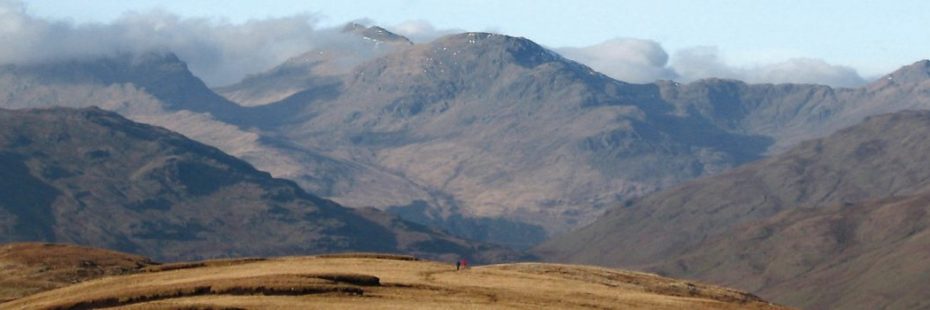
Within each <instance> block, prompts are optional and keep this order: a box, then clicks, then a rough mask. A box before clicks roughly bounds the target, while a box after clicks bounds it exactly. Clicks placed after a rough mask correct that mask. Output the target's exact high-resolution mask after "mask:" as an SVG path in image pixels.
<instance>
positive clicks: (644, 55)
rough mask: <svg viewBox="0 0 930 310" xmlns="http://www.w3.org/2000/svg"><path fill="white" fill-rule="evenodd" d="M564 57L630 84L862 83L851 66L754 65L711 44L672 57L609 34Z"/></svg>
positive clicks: (808, 62) (796, 61) (795, 61)
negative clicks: (731, 60)
mask: <svg viewBox="0 0 930 310" xmlns="http://www.w3.org/2000/svg"><path fill="white" fill-rule="evenodd" d="M556 51H557V52H559V53H561V54H562V55H563V56H565V57H566V58H569V59H572V60H575V61H578V62H580V63H583V64H586V65H588V66H590V67H591V68H593V69H595V70H597V71H600V72H602V73H604V74H606V75H608V76H610V77H613V78H615V79H618V80H621V81H626V82H632V83H650V82H653V81H656V80H678V81H684V82H690V81H694V80H698V79H703V78H711V77H715V78H725V79H737V80H742V81H746V82H748V83H809V84H825V85H830V86H840V87H855V86H860V85H863V84H865V83H866V80H865V79H864V78H862V77H861V76H860V75H859V73H858V72H856V70H855V69H853V68H850V67H847V66H840V65H833V64H829V63H827V62H826V61H824V60H822V59H814V58H792V59H788V60H785V61H782V62H776V63H769V64H764V65H756V66H736V65H732V64H728V63H726V62H725V61H724V60H723V58H722V57H721V56H720V52H719V51H718V50H717V48H715V47H708V46H699V47H693V48H688V49H683V50H679V51H677V52H675V53H674V54H673V55H672V56H669V54H668V53H667V52H666V51H665V49H664V48H662V46H661V45H660V44H659V43H657V42H655V41H651V40H641V39H630V38H623V39H612V40H608V41H606V42H603V43H600V44H595V45H591V46H587V47H581V48H558V49H556Z"/></svg>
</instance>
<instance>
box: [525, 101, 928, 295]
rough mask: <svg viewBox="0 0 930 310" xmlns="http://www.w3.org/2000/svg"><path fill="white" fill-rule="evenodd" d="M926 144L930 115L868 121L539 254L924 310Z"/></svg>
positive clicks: (763, 290)
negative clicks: (922, 309)
mask: <svg viewBox="0 0 930 310" xmlns="http://www.w3.org/2000/svg"><path fill="white" fill-rule="evenodd" d="M928 135H930V111H904V112H899V113H895V114H887V115H881V116H875V117H871V118H869V119H867V120H866V121H865V122H863V123H862V124H859V125H856V126H854V127H851V128H848V129H845V130H842V131H840V132H838V133H836V134H833V135H831V136H829V137H827V138H824V139H819V140H813V141H808V142H804V143H802V144H801V145H800V146H798V147H796V148H793V149H791V150H789V151H787V152H785V153H783V154H781V155H778V156H774V157H772V158H769V159H766V160H763V161H761V162H758V163H755V164H751V165H748V166H745V167H741V168H737V169H735V170H733V171H731V172H728V173H724V174H722V175H719V176H716V177H711V178H707V179H702V180H697V181H693V182H688V183H685V184H683V185H681V186H677V187H675V188H672V189H669V190H667V191H663V192H660V193H656V194H653V195H649V196H647V197H645V198H643V199H641V200H638V201H635V202H631V203H630V204H629V205H626V206H619V207H616V208H614V209H612V210H610V211H609V212H607V213H606V214H605V216H603V217H602V218H600V219H599V220H598V221H597V222H595V223H594V224H592V225H590V226H588V227H585V228H583V229H581V230H578V231H576V232H573V233H570V234H567V235H565V236H561V237H559V238H555V239H554V240H552V241H549V242H547V243H545V244H543V245H542V246H540V247H538V248H537V253H540V254H541V255H542V256H543V257H550V258H552V259H554V260H557V261H569V262H579V263H596V264H602V265H609V266H628V267H633V266H635V267H639V268H648V269H649V270H653V271H661V272H664V273H667V274H669V275H673V276H683V277H697V278H700V279H704V280H710V281H720V282H719V283H724V284H726V285H733V286H736V287H740V288H742V289H748V290H752V291H754V292H759V293H760V294H761V295H762V296H766V297H769V298H772V299H773V300H776V301H779V302H785V303H790V304H792V305H797V306H804V307H812V308H862V309H872V308H880V307H885V306H893V307H894V308H915V307H917V306H919V307H926V306H927V304H926V302H927V301H926V299H925V297H926V296H925V294H924V291H923V290H920V289H916V288H921V287H926V286H927V285H928V284H930V276H928V273H927V271H928V269H927V267H926V264H924V263H921V262H922V261H923V260H924V259H926V258H927V251H926V249H927V247H928V246H930V239H928V235H930V230H928V228H930V225H928V218H927V203H926V201H927V200H926V198H927V197H928V195H930V166H928V165H927V163H928V162H930V157H928V156H930V155H928V154H930V143H928V141H927V139H926V137H927V136H928ZM804 287H809V288H816V289H801V290H798V289H797V288H804ZM919 307H918V308H919Z"/></svg>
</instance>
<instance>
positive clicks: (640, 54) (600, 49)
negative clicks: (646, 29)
mask: <svg viewBox="0 0 930 310" xmlns="http://www.w3.org/2000/svg"><path fill="white" fill-rule="evenodd" d="M556 51H557V52H558V53H559V54H562V56H565V57H566V58H568V59H572V60H575V61H577V62H580V63H583V64H586V65H588V66H590V67H592V68H594V69H595V70H597V71H600V72H601V73H604V74H606V75H608V76H611V77H613V78H615V79H618V80H621V81H626V82H633V83H649V82H654V81H656V80H660V79H673V78H675V76H676V75H675V73H674V72H673V71H672V70H670V69H669V68H667V67H666V65H667V63H668V54H667V53H666V52H665V50H664V49H663V48H662V46H661V45H659V43H657V42H655V41H650V40H640V39H613V40H609V41H606V42H603V43H600V44H597V45H592V46H588V47H582V48H571V47H568V48H559V49H556Z"/></svg>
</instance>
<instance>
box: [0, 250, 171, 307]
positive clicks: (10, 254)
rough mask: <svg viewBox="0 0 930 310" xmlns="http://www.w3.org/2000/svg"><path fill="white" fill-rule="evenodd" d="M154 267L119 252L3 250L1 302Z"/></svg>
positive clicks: (0, 282) (145, 261) (0, 255)
mask: <svg viewBox="0 0 930 310" xmlns="http://www.w3.org/2000/svg"><path fill="white" fill-rule="evenodd" d="M154 264H155V263H153V262H152V261H151V260H149V259H148V258H145V257H142V256H137V255H130V254H123V253H119V252H114V251H109V250H103V249H95V248H86V247H78V246H71V245H61V244H39V243H14V244H6V245H2V246H0V302H5V301H9V300H13V299H16V298H20V297H23V296H26V295H31V294H35V293H38V292H41V291H47V290H51V289H55V288H59V287H63V286H68V285H71V284H74V283H77V282H83V281H87V280H90V279H96V278H100V277H104V276H114V275H122V274H130V273H136V272H139V271H141V270H142V269H143V268H145V267H147V266H152V265H154Z"/></svg>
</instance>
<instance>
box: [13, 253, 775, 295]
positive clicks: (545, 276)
mask: <svg viewBox="0 0 930 310" xmlns="http://www.w3.org/2000/svg"><path fill="white" fill-rule="evenodd" d="M103 306H122V307H125V308H127V309H306V308H356V309H359V308H361V309H370V308H377V309H433V308H446V309H449V308H451V309H474V308H514V309H517V308H519V309H527V308H562V309H564V308H595V309H615V308H626V309H637V308H639V309H682V308H688V309H771V308H778V307H777V306H773V305H770V304H768V303H767V302H765V301H762V300H760V299H758V298H757V297H755V296H752V295H750V294H746V293H742V292H738V291H734V290H730V289H726V288H721V287H716V286H710V285H705V284H701V283H695V282H686V281H681V280H674V279H668V278H663V277H659V276H657V275H653V274H646V273H636V272H628V271H621V270H614V269H606V268H596V267H586V266H573V265H554V264H537V263H525V264H504V265H490V266H481V267H475V268H471V269H468V270H462V271H456V270H455V267H454V266H451V265H449V264H439V263H436V262H429V261H415V260H404V259H396V257H377V256H365V255H357V254H353V255H347V256H340V255H337V256H332V255H330V256H327V257H284V258H276V259H268V260H261V261H250V262H247V263H236V264H232V263H228V261H227V263H223V264H212V265H211V264H210V262H207V263H205V265H204V266H201V267H190V268H186V269H174V270H167V271H160V272H149V273H139V274H134V275H126V276H118V277H107V278H102V279H97V280H92V281H88V282H84V283H79V284H75V285H72V286H68V287H64V288H60V289H56V290H52V291H47V292H44V293H39V294H36V295H32V296H28V297H25V298H21V299H18V300H14V301H11V302H8V303H4V304H0V308H3V309H26V308H28V309H81V308H90V307H103Z"/></svg>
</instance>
